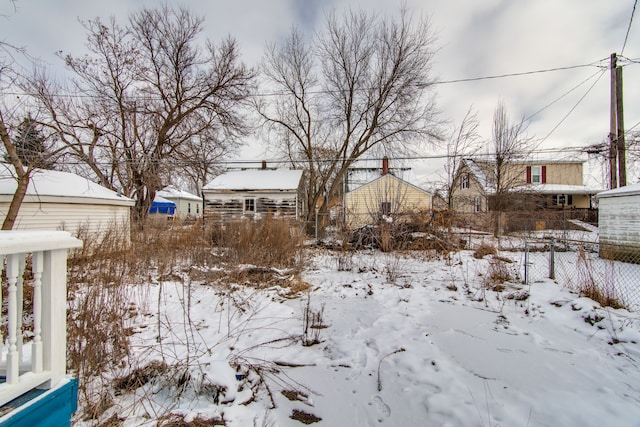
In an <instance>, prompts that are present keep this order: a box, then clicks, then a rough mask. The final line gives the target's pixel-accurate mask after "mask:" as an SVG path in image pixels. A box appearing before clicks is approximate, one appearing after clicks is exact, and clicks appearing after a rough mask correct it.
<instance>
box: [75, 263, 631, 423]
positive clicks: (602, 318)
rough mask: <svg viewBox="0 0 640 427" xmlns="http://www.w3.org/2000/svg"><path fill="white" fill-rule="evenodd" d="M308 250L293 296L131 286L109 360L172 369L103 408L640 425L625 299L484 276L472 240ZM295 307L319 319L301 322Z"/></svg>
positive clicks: (264, 416)
mask: <svg viewBox="0 0 640 427" xmlns="http://www.w3.org/2000/svg"><path fill="white" fill-rule="evenodd" d="M500 255H502V256H504V257H509V258H512V259H513V260H514V261H515V262H513V263H512V264H509V263H507V264H503V265H504V266H505V268H506V270H507V272H508V273H509V274H510V275H512V277H516V275H517V274H518V273H517V271H518V270H519V268H520V262H521V256H522V254H521V253H517V252H505V253H502V254H500ZM309 257H310V262H309V265H308V267H307V268H306V270H305V272H304V273H303V277H302V278H303V279H304V280H305V281H306V282H307V283H309V284H310V285H311V288H310V289H311V290H310V292H309V293H307V292H303V293H300V294H298V296H297V297H294V298H292V296H291V295H290V294H289V291H288V290H287V288H286V287H282V286H276V285H274V286H272V287H268V288H262V289H256V288H253V287H247V286H243V285H234V284H230V285H229V284H227V285H220V284H216V283H215V282H213V281H210V280H207V279H206V274H202V275H201V277H202V279H201V280H198V281H196V280H193V281H189V280H185V279H184V278H185V277H186V273H183V274H177V275H176V276H175V277H174V280H172V281H165V282H157V283H154V284H143V285H140V287H141V288H144V290H143V291H141V290H138V291H135V292H132V293H131V294H132V295H137V296H138V298H137V301H135V303H136V310H132V317H131V319H130V320H131V325H132V327H133V330H134V334H133V335H132V337H131V339H132V343H133V349H134V351H133V354H132V356H131V358H130V360H129V361H128V363H129V364H131V365H132V366H131V367H130V366H128V365H126V364H125V366H123V368H122V373H121V374H122V375H123V376H124V375H125V374H126V373H128V372H130V371H131V368H141V367H144V366H145V365H147V364H148V363H149V362H151V361H154V360H155V361H164V362H165V363H166V364H167V365H168V366H169V368H167V369H166V370H162V369H159V370H158V372H160V373H159V374H158V375H157V376H156V377H151V378H149V377H145V379H144V381H141V384H144V385H143V386H142V387H139V388H137V389H135V390H133V391H130V390H131V389H133V388H134V387H130V388H128V389H127V390H123V391H122V393H121V394H120V395H118V396H115V397H114V403H115V405H114V406H112V407H111V408H110V409H108V410H107V412H106V413H105V414H104V416H103V417H104V418H107V417H109V416H112V415H117V416H118V417H120V418H121V419H123V420H126V421H124V425H125V426H139V425H148V426H152V425H156V422H157V419H158V418H159V417H161V416H162V415H166V414H168V413H170V412H171V413H174V414H181V415H184V416H185V420H186V421H189V420H192V419H194V418H198V417H199V418H201V419H210V418H213V417H218V418H220V419H224V421H225V422H226V425H228V426H274V427H276V426H283V427H284V426H300V425H302V424H301V421H298V420H295V419H293V418H300V417H302V418H304V419H305V420H307V422H311V421H314V420H317V419H321V420H319V421H317V423H316V424H314V425H324V426H431V425H434V426H567V425H579V426H602V425H610V426H613V425H615V426H638V425H640V365H639V362H640V317H639V316H638V314H637V313H630V312H628V311H626V310H613V309H605V308H601V307H600V306H599V305H598V304H596V303H594V302H593V301H591V300H589V299H586V298H580V297H579V296H578V295H577V294H575V293H571V292H570V291H569V290H568V289H566V288H564V287H562V286H561V285H559V284H557V283H554V282H553V281H551V280H549V279H540V280H538V281H535V282H532V283H531V284H530V285H529V286H524V285H521V284H518V283H517V280H513V281H512V282H513V283H506V284H505V285H504V288H503V289H502V288H500V287H497V288H495V290H492V289H491V288H492V286H493V284H494V283H493V281H491V280H490V279H489V276H490V263H491V258H492V257H491V256H487V257H485V259H481V260H477V259H475V258H473V257H472V252H470V251H463V252H460V253H452V254H451V255H450V256H449V257H444V258H434V257H428V256H427V255H426V254H425V253H413V254H404V255H402V254H383V253H380V252H374V251H372V252H357V253H353V254H347V255H345V254H336V253H331V252H328V251H327V252H323V251H317V250H316V251H314V252H310V255H309ZM339 266H340V269H341V270H346V271H339V269H338V267H339ZM287 277H288V276H287V273H286V272H282V280H281V281H280V283H281V284H282V283H286V280H288V279H287ZM292 280H293V279H292ZM487 284H488V286H485V285H487ZM305 311H306V312H307V314H310V315H313V314H316V315H317V316H316V317H317V318H316V319H312V321H311V323H312V324H313V323H315V324H316V325H315V326H319V327H318V328H310V329H308V330H307V334H306V336H303V332H304V323H305V322H304V321H303V320H304V319H303V318H304V317H305V316H304V313H305ZM308 317H312V316H308ZM303 338H306V340H313V339H315V338H317V339H318V341H320V342H319V343H317V344H314V345H309V346H303V345H302V341H303ZM116 374H117V373H116ZM116 376H117V375H116ZM292 416H293V418H292ZM104 418H103V419H104ZM77 424H78V425H90V422H89V421H82V420H80V419H79V420H78V422H77Z"/></svg>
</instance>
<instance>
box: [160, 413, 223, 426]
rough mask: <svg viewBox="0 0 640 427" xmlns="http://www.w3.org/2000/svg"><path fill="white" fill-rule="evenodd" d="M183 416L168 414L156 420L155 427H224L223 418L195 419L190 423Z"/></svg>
mask: <svg viewBox="0 0 640 427" xmlns="http://www.w3.org/2000/svg"><path fill="white" fill-rule="evenodd" d="M185 418H186V417H185V416H184V415H180V414H169V415H165V416H163V417H161V418H160V419H159V420H158V424H157V427H211V426H226V425H227V422H226V421H225V420H224V418H208V419H206V418H202V417H196V418H194V419H193V420H191V421H186V420H185Z"/></svg>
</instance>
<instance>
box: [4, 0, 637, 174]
mask: <svg viewBox="0 0 640 427" xmlns="http://www.w3.org/2000/svg"><path fill="white" fill-rule="evenodd" d="M3 3H4V4H2V8H1V9H0V11H1V12H2V13H3V14H4V15H5V18H4V22H3V23H2V26H1V27H0V35H1V37H2V39H3V40H4V41H5V42H9V43H12V44H14V45H19V46H24V47H26V48H27V49H28V51H29V52H30V53H31V54H32V55H34V56H36V57H38V58H40V59H41V60H43V61H45V62H46V63H48V64H50V65H51V69H52V70H53V71H54V73H55V74H56V75H58V76H64V70H63V67H62V66H61V63H60V60H59V59H58V58H56V57H55V55H54V53H55V52H57V51H63V52H65V53H72V54H75V55H77V54H82V53H83V52H84V40H85V36H86V33H85V31H84V29H83V27H82V26H81V24H80V23H79V22H78V20H79V19H84V20H86V19H91V18H95V17H98V16H99V17H101V18H107V17H109V16H111V15H114V16H115V17H116V18H117V19H118V20H120V21H121V22H125V19H126V18H127V16H128V14H129V13H130V12H132V11H135V10H138V9H139V8H140V7H142V6H154V5H160V4H162V3H161V2H159V1H151V0H129V1H126V0H110V1H104V0H102V1H93V0H56V1H51V0H15V9H14V7H13V4H14V3H13V2H11V1H8V0H5V1H4V2H3ZM169 3H170V4H172V3H176V5H178V4H186V5H187V6H188V7H189V8H190V9H191V10H193V11H195V12H197V13H198V14H201V15H202V16H203V17H204V18H205V26H206V35H207V36H208V37H209V38H210V39H212V40H214V41H215V40H219V39H220V38H222V37H225V36H227V35H231V36H233V37H234V38H236V40H237V41H238V42H239V45H240V49H241V53H242V55H243V58H244V60H245V62H247V63H248V64H249V65H257V63H258V61H259V60H260V57H261V56H262V53H263V51H264V47H265V44H266V43H267V42H278V40H281V39H282V37H285V36H286V35H287V33H288V31H289V28H290V27H291V25H293V24H295V25H296V26H298V27H299V28H301V29H302V30H304V31H308V32H312V31H313V30H314V28H319V27H320V26H321V25H322V22H323V20H324V16H325V12H326V11H329V10H337V11H338V12H340V11H343V10H345V9H346V8H349V7H351V8H355V9H357V8H363V9H365V10H371V11H376V12H380V13H397V11H398V9H399V8H400V6H401V5H402V4H403V2H401V1H396V0H391V1H389V0H366V1H357V0H327V1H313V0H269V1H266V0H233V1H218V0H190V1H188V2H172V1H169ZM404 4H406V5H407V7H408V8H409V9H410V10H411V11H413V13H414V14H417V15H424V16H427V17H429V18H430V20H431V22H432V26H433V29H434V31H435V33H436V35H437V38H438V39H437V45H438V48H439V52H438V54H437V56H436V63H435V67H434V72H435V76H434V77H436V78H437V79H438V80H440V81H441V83H440V84H438V85H437V86H436V88H435V91H436V95H437V99H438V108H439V110H440V111H441V118H442V119H443V120H448V121H449V122H451V123H452V124H456V123H459V122H460V120H462V118H463V116H464V114H465V113H466V111H467V110H468V109H469V107H470V106H473V107H474V109H475V110H476V111H477V112H478V116H479V118H480V121H481V136H482V137H483V138H484V139H486V140H489V139H490V136H491V125H492V115H493V111H494V109H495V106H496V104H497V102H498V101H499V100H502V101H503V102H504V104H505V106H506V108H507V110H508V113H509V115H510V117H511V118H512V119H513V120H519V119H520V118H523V117H527V118H528V117H530V116H532V115H533V114H535V113H537V112H538V111H539V110H541V109H543V108H544V109H543V110H542V111H541V112H539V113H537V114H535V115H534V116H533V117H531V125H530V127H529V134H530V136H532V137H535V138H538V139H540V140H543V141H544V142H543V143H542V147H564V146H573V147H575V146H579V147H584V146H587V145H591V144H595V143H599V142H603V141H604V140H605V139H606V137H607V134H608V132H609V96H610V95H609V88H610V81H609V73H608V72H607V71H606V70H605V69H604V68H598V66H600V67H606V66H607V65H608V61H609V56H610V55H611V54H612V53H614V52H616V53H618V54H621V52H622V48H623V44H624V41H625V35H626V33H627V28H628V26H629V22H630V19H631V13H632V10H633V7H634V0H613V1H612V0H519V1H513V0H439V1H436V0H405V1H404ZM638 9H640V7H639V8H638ZM623 55H624V57H625V58H629V59H631V60H635V61H639V62H631V61H629V60H626V59H624V58H622V59H621V60H620V63H621V64H622V65H625V67H624V108H625V125H626V126H625V127H626V128H627V129H629V128H631V127H633V126H636V127H635V129H634V130H636V131H637V130H640V124H639V123H640V10H637V11H636V16H635V17H634V20H633V24H632V26H631V29H630V32H629V35H628V39H627V43H626V45H625V48H624V52H623ZM585 64H593V65H591V66H588V67H580V68H572V69H567V70H561V71H553V72H546V73H532V74H527V75H523V76H514V77H505V78H498V79H489V80H472V81H468V82H451V81H456V80H462V79H475V78H479V77H488V76H497V75H504V74H513V73H526V72H532V71H538V70H547V69H553V68H563V67H571V66H576V65H585ZM600 70H603V71H605V72H603V73H600V72H599V71H600ZM598 76H600V78H599V80H598ZM447 82H450V83H447ZM580 83H582V85H580ZM549 104H551V105H550V106H548V105H549ZM547 106H548V107H547ZM545 107H547V108H545ZM554 129H555V130H554ZM254 145H255V143H254ZM241 156H242V157H243V159H245V160H249V159H251V160H253V159H260V158H262V157H265V156H269V153H268V152H265V151H264V149H257V148H255V147H252V148H251V149H247V150H244V151H243V152H242V154H241ZM557 156H558V155H557V154H553V155H546V157H557ZM433 164H435V162H433V161H423V162H420V163H418V162H415V163H414V164H413V165H412V166H414V167H416V168H417V169H421V170H427V169H430V168H431V169H433V167H432V166H431V167H430V166H429V165H433ZM426 173H427V172H425V174H426Z"/></svg>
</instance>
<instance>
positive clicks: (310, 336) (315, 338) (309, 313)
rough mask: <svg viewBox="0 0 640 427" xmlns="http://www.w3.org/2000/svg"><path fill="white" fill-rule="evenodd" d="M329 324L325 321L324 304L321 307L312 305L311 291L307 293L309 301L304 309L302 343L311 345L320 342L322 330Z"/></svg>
mask: <svg viewBox="0 0 640 427" xmlns="http://www.w3.org/2000/svg"><path fill="white" fill-rule="evenodd" d="M327 327H328V326H327V325H326V324H325V323H324V304H322V305H321V306H320V308H319V309H315V308H312V307H311V292H308V293H307V301H306V303H305V305H304V307H303V309H302V345H303V346H305V347H310V346H312V345H315V344H320V343H321V342H322V340H321V339H320V335H321V330H322V329H326V328H327Z"/></svg>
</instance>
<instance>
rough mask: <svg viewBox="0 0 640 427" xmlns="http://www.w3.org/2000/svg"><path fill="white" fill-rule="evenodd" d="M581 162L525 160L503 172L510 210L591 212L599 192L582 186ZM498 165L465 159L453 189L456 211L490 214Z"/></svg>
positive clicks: (511, 164) (504, 191)
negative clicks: (578, 210)
mask: <svg viewBox="0 0 640 427" xmlns="http://www.w3.org/2000/svg"><path fill="white" fill-rule="evenodd" d="M583 163H584V162H583V161H581V160H523V161H518V162H512V163H510V164H509V165H508V166H507V167H506V168H504V171H503V186H502V187H503V188H502V191H503V194H504V193H508V194H509V201H508V203H509V207H508V210H519V209H524V210H528V209H554V210H561V209H588V208H591V207H592V198H593V196H594V195H595V194H596V193H597V192H598V191H600V190H598V189H594V188H590V187H588V186H586V185H584V183H583ZM495 175H496V172H495V163H493V162H491V161H486V160H476V159H464V160H463V161H462V164H461V167H460V169H459V170H458V173H457V174H456V178H455V182H454V185H453V189H452V200H453V209H454V210H455V211H456V212H461V213H479V212H487V211H489V210H491V207H492V198H493V197H494V196H495V194H496V178H495Z"/></svg>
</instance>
